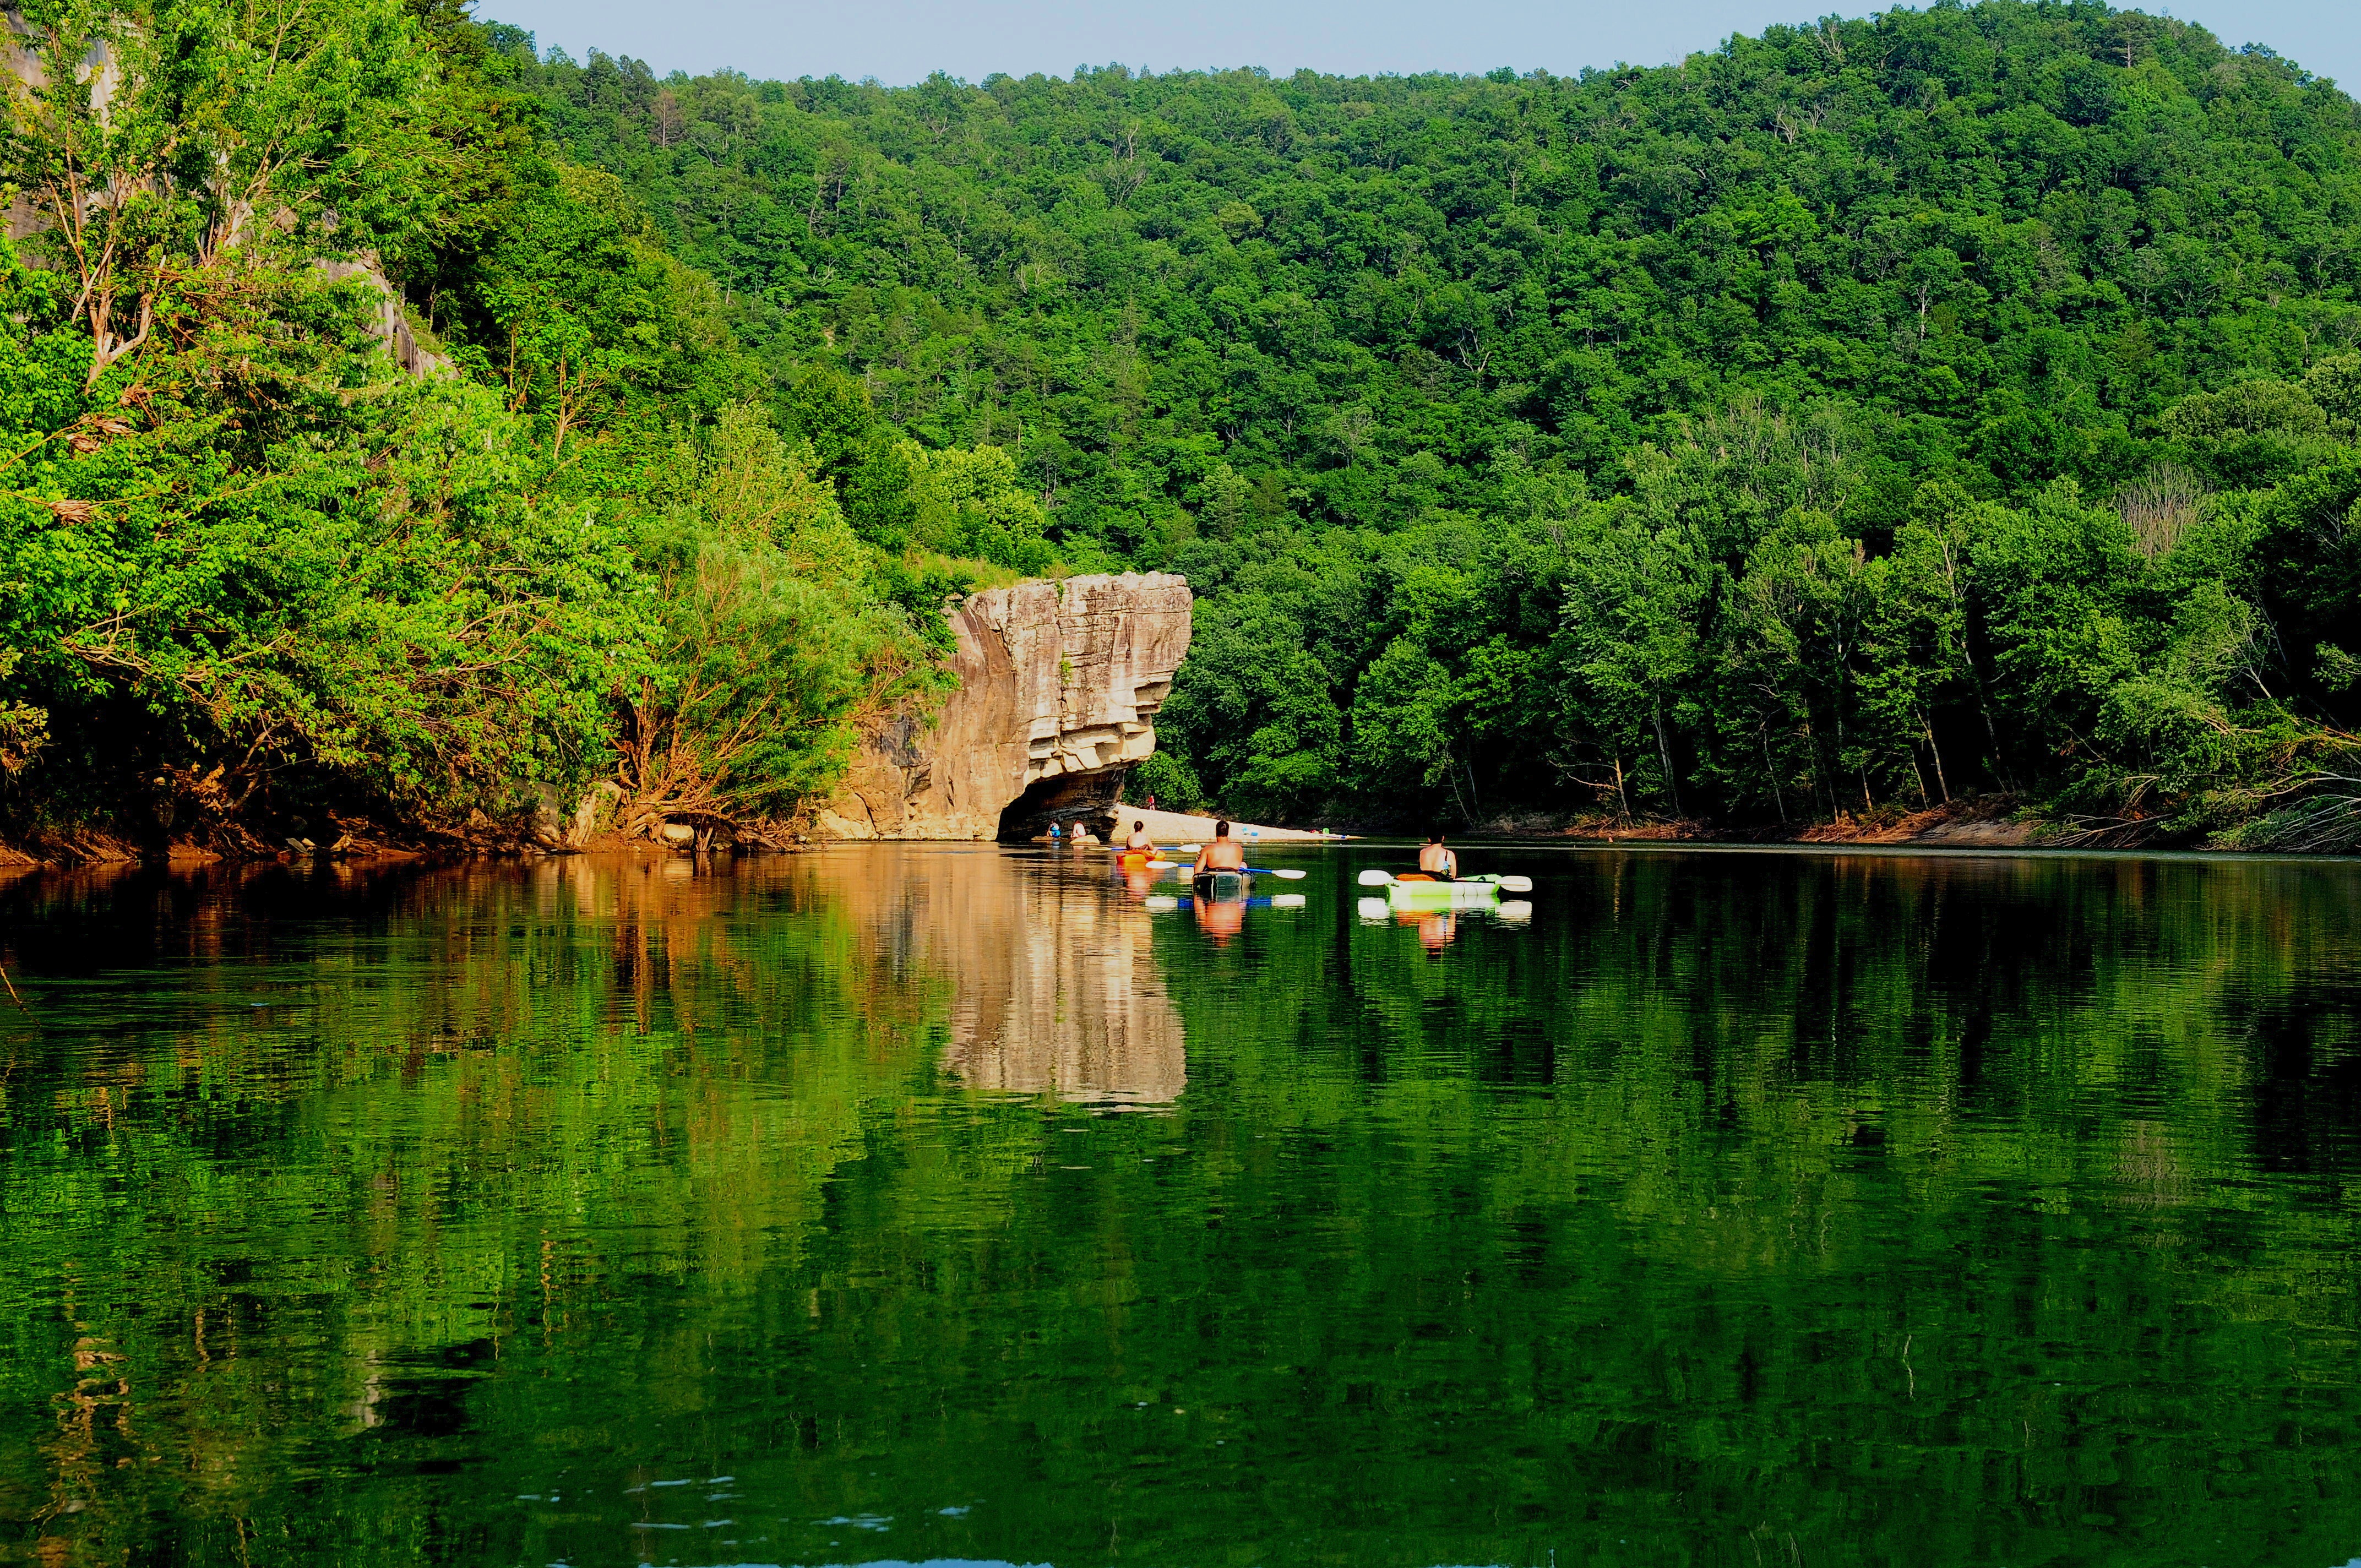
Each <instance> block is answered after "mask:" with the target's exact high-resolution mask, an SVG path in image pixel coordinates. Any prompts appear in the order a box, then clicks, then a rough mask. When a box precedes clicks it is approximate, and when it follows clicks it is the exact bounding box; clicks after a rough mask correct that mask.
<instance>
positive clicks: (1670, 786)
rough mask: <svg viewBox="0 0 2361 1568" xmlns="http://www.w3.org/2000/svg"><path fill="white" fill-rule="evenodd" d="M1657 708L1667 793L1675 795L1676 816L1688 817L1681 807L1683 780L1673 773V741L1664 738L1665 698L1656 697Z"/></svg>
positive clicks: (1658, 742)
mask: <svg viewBox="0 0 2361 1568" xmlns="http://www.w3.org/2000/svg"><path fill="white" fill-rule="evenodd" d="M1655 709H1656V754H1657V755H1658V756H1659V757H1661V758H1663V759H1664V789H1665V791H1666V793H1668V794H1669V795H1672V797H1673V815H1674V816H1675V817H1686V816H1687V815H1688V813H1687V812H1686V811H1684V810H1682V809H1681V781H1680V780H1679V779H1677V778H1675V777H1674V775H1673V743H1672V742H1671V741H1670V740H1666V739H1665V738H1664V698H1662V697H1658V698H1656V699H1655Z"/></svg>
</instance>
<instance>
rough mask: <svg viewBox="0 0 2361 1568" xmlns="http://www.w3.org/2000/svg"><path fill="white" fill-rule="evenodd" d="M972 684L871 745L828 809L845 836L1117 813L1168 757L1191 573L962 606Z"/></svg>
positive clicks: (969, 833)
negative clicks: (1141, 765) (1167, 709)
mask: <svg viewBox="0 0 2361 1568" xmlns="http://www.w3.org/2000/svg"><path fill="white" fill-rule="evenodd" d="M1189 616H1190V598H1189V584H1188V580H1187V579H1186V578H1183V577H1179V576H1172V575H1171V574H1170V573H1164V572H1126V573H1125V574H1123V575H1122V576H1089V577H1068V578H1065V579H1063V580H1062V581H1056V582H1028V583H1019V584H1017V585H1016V587H1007V588H992V589H988V590H986V591H985V592H983V593H979V594H974V595H972V596H970V597H969V598H968V599H967V600H966V601H965V602H964V603H962V604H961V605H960V606H958V608H956V609H953V610H951V611H950V626H951V634H952V637H953V638H954V640H955V641H956V644H957V646H956V650H955V652H953V654H952V661H951V667H952V671H953V673H954V674H956V675H957V676H958V677H959V689H958V690H957V691H955V692H953V693H952V694H951V695H950V697H949V698H948V699H947V700H946V701H944V702H943V704H942V706H941V707H940V708H939V709H938V710H937V711H936V712H934V713H933V714H931V715H928V714H921V713H906V714H901V715H897V716H895V717H894V718H891V719H889V720H887V721H886V722H884V723H883V724H881V725H879V726H878V727H876V728H875V729H873V730H872V731H871V732H870V734H869V735H868V736H867V737H866V738H865V739H864V740H863V743H862V747H861V751H860V752H859V754H858V756H857V757H856V758H855V760H854V762H853V765H852V767H851V771H850V772H849V773H847V775H846V778H845V782H844V784H843V785H842V786H841V787H840V788H839V789H838V791H837V792H836V794H835V795H834V796H833V797H832V798H831V799H830V800H829V803H828V805H827V806H824V807H822V808H821V810H820V811H819V813H818V817H817V821H818V827H819V829H820V831H821V832H823V833H824V834H827V835H829V836H830V837H834V838H840V839H994V838H1029V837H1031V836H1032V834H1033V832H1035V831H1038V827H1039V826H1041V825H1046V824H1047V823H1048V822H1049V820H1050V819H1051V818H1052V817H1057V818H1060V819H1062V820H1067V821H1071V820H1073V819H1075V818H1076V817H1084V818H1093V817H1105V816H1107V815H1108V808H1110V807H1111V806H1113V804H1114V801H1115V792H1116V791H1117V790H1118V789H1120V788H1121V787H1122V784H1123V780H1124V778H1125V775H1126V774H1127V773H1130V771H1131V769H1132V767H1133V766H1134V765H1135V764H1137V762H1140V761H1142V760H1143V759H1144V758H1146V757H1147V756H1148V754H1149V753H1150V752H1152V751H1155V749H1156V729H1155V723H1154V720H1155V717H1156V712H1157V710H1158V709H1159V707H1162V706H1163V704H1164V698H1165V696H1167V694H1169V693H1170V691H1171V689H1172V675H1173V672H1174V671H1176V670H1177V669H1179V668H1180V660H1181V658H1182V656H1183V655H1185V654H1186V653H1187V652H1188V651H1189V630H1190V626H1189Z"/></svg>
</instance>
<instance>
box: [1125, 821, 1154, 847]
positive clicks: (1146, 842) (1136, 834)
mask: <svg viewBox="0 0 2361 1568" xmlns="http://www.w3.org/2000/svg"><path fill="white" fill-rule="evenodd" d="M1123 847H1124V848H1125V849H1126V850H1152V849H1154V848H1156V840H1155V839H1153V838H1151V837H1149V835H1148V824H1147V823H1145V822H1134V823H1133V824H1132V825H1131V837H1130V838H1128V839H1125V840H1124V841H1123Z"/></svg>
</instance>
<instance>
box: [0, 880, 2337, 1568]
mask: <svg viewBox="0 0 2361 1568" xmlns="http://www.w3.org/2000/svg"><path fill="white" fill-rule="evenodd" d="M1485 858H1486V857H1485V856H1484V855H1482V854H1481V853H1480V852H1479V853H1478V854H1477V855H1475V856H1472V857H1471V860H1472V861H1483V860H1484V859H1485ZM1267 859H1268V861H1272V862H1275V863H1285V862H1287V861H1289V859H1290V858H1289V857H1287V856H1284V855H1281V854H1278V853H1273V854H1271V855H1269V856H1268V857H1267ZM1397 860H1398V854H1397V856H1387V855H1385V854H1384V853H1383V852H1382V851H1379V850H1362V849H1359V848H1358V847H1356V848H1355V849H1354V850H1324V851H1321V850H1313V851H1303V852H1301V853H1299V854H1298V855H1297V856H1295V857H1294V858H1293V861H1292V863H1296V864H1301V865H1303V866H1305V867H1307V868H1308V869H1309V870H1310V871H1311V873H1312V874H1311V876H1310V878H1309V879H1308V880H1307V881H1305V882H1304V883H1300V884H1297V888H1296V891H1301V892H1302V893H1304V894H1306V901H1305V904H1304V905H1303V906H1302V907H1301V908H1294V909H1289V908H1271V907H1262V908H1254V909H1249V910H1247V911H1246V912H1244V915H1243V917H1242V919H1240V920H1238V921H1237V922H1235V927H1228V926H1225V925H1224V924H1223V923H1222V922H1220V921H1218V920H1215V921H1209V920H1208V919H1207V918H1206V917H1205V916H1204V914H1203V912H1201V911H1197V910H1193V909H1183V910H1163V909H1151V908H1149V907H1148V906H1147V905H1145V904H1144V903H1143V902H1142V899H1143V897H1144V896H1145V894H1147V893H1148V891H1149V890H1148V889H1145V888H1136V887H1126V885H1124V884H1123V883H1119V882H1116V881H1114V880H1111V879H1110V878H1108V877H1107V876H1105V875H1104V872H1102V871H1101V869H1100V868H1101V865H1102V862H1101V861H1099V860H1097V859H1093V860H1091V861H1088V862H1087V863H1085V862H1082V861H1072V860H1059V859H1055V858H1052V857H1049V856H1047V855H1044V854H1039V853H1030V852H1022V853H1020V852H1013V851H1005V850H995V849H991V848H984V847H956V848H953V847H944V848H934V847H926V848H897V847H876V848H852V849H843V850H833V851H830V852H828V853H826V854H821V855H814V856H808V857H801V858H795V859H783V860H773V861H753V862H748V863H745V864H741V865H739V866H737V867H735V868H732V867H730V866H727V865H725V866H723V867H721V868H719V869H718V870H715V871H710V872H707V871H697V872H692V869H691V868H690V867H689V865H688V864H687V863H686V861H675V862H673V863H671V864H668V865H658V864H654V863H650V862H642V861H626V860H613V861H602V860H598V859H578V860H569V861H544V862H540V863H537V864H533V865H530V866H499V865H475V866H467V867H463V868H459V869H454V870H443V871H423V870H415V869H391V870H375V871H370V870H352V869H347V870H344V871H322V872H317V873H314V872H308V871H307V872H292V871H289V870H286V869H278V868H274V869H266V870H261V871H249V872H231V871H226V870H224V871H215V872H209V873H206V874H203V875H197V876H187V877H166V876H163V875H160V874H155V875H140V876H134V877H128V878H117V879H114V880H104V879H101V880H76V879H72V878H55V877H44V878H22V879H19V880H17V881H15V882H13V883H6V884H0V964H5V967H6V970H7V971H8V973H9V974H10V975H11V976H12V977H13V978H14V979H15V981H16V987H17V989H18V991H19V992H21V993H22V995H23V998H24V1002H25V1003H26V1009H25V1010H20V1009H18V1008H16V1007H12V1006H9V1005H8V1004H7V1003H6V1002H5V997H0V1562H9V1563H38V1564H43V1565H46V1568H58V1565H62V1564H79V1563H93V1564H94V1563H238V1564H254V1563H327V1562H335V1563H368V1564H375V1563H520V1564H539V1563H567V1564H572V1565H574V1568H591V1565H596V1564H608V1563H616V1564H621V1563H696V1564H707V1563H862V1562H887V1561H890V1562H917V1561H924V1560H928V1559H964V1560H972V1561H987V1562H1005V1563H1042V1564H1057V1565H1059V1568H1083V1565H1088V1564H1102V1563H1158V1564H1163V1563H1170V1564H1235V1565H1238V1568H1246V1565H1249V1564H1273V1565H1278V1564H1291V1563H1336V1564H1376V1565H1400V1568H1429V1565H1433V1564H1438V1563H1504V1564H1508V1563H1513V1564H1547V1563H1553V1562H1554V1563H1558V1564H1564V1565H1565V1568H1573V1565H1575V1564H1580V1563H1599V1564H1621V1563H1630V1564H1642V1563H1712V1564H1731V1565H1735V1568H1755V1565H1758V1564H1760V1565H1763V1568H1776V1565H1786V1568H1804V1565H1815V1564H1835V1563H1894V1564H1905V1563H1908V1564H1916V1563H1995V1564H1999V1563H2011V1564H2033V1563H2046V1564H2068V1563H2143V1564H2150V1563H2153V1564H2166V1563H2192V1564H2217V1565H2229V1564H2273V1565H2278V1564H2292V1565H2301V1568H2329V1565H2330V1564H2340V1563H2346V1562H2347V1560H2348V1559H2351V1558H2354V1557H2356V1555H2361V1475H2356V1469H2361V1303H2356V1282H2357V1281H2361V1254H2356V1243H2361V1188H2356V1184H2355V1180H2354V1178H2355V1176H2356V1170H2361V936H2356V920H2355V916H2356V894H2361V867H2356V865H2354V864H2351V863H2333V862H2332V863H2315V864H2290V863H2286V862H2264V861H2200V860H2180V861H2174V860H2162V861H2158V860H2146V861H2142V860H2106V859H2040V858H2030V857H2016V858H2004V857H1989V858H1971V857H1951V858H1937V857H1927V856H1918V857H1903V856H1872V855H1819V854H1798V853H1763V854H1751V853H1748V854H1741V853H1680V852H1624V853H1602V852H1597V851H1568V850H1535V851H1519V852H1517V853H1516V854H1515V855H1514V856H1509V855H1506V854H1502V855H1499V856H1498V857H1495V858H1494V860H1495V863H1498V864H1499V865H1500V866H1501V867H1502V868H1503V869H1521V870H1527V871H1531V872H1532V873H1533V874H1534V876H1535V880H1536V883H1538V886H1537V889H1536V892H1535V893H1534V894H1533V898H1532V908H1531V912H1530V916H1529V917H1526V918H1522V919H1511V920H1506V921H1503V920H1498V919H1491V918H1486V917H1477V916H1463V917H1461V918H1459V919H1458V920H1457V921H1455V922H1452V921H1448V920H1433V921H1428V922H1426V923H1423V924H1418V923H1412V924H1400V923H1397V922H1395V921H1394V920H1392V919H1391V918H1389V917H1385V916H1383V915H1382V913H1381V912H1380V914H1379V916H1378V918H1374V919H1373V918H1370V917H1369V916H1368V915H1367V913H1366V912H1365V910H1364V907H1363V906H1362V905H1361V904H1360V902H1359V894H1360V890H1359V889H1357V888H1356V887H1355V886H1353V885H1352V883H1351V877H1352V873H1353V872H1356V871H1358V870H1359V869H1361V867H1363V866H1365V865H1368V864H1374V863H1396V861H1397ZM1156 891H1159V892H1165V893H1169V892H1170V891H1172V889H1171V887H1170V884H1167V885H1166V886H1165V887H1164V888H1162V889H1159V890H1156Z"/></svg>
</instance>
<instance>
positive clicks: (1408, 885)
mask: <svg viewBox="0 0 2361 1568" xmlns="http://www.w3.org/2000/svg"><path fill="white" fill-rule="evenodd" d="M1199 848H1200V846H1198V845H1195V844H1182V845H1180V846H1179V847H1178V848H1177V849H1175V850H1170V851H1167V850H1162V849H1158V850H1117V851H1116V853H1115V864H1116V866H1117V868H1118V869H1119V870H1121V871H1123V872H1126V873H1131V872H1148V871H1156V872H1163V871H1178V870H1180V869H1181V862H1180V861H1175V860H1168V859H1165V858H1164V857H1165V856H1166V855H1167V854H1168V853H1170V854H1183V855H1194V854H1195V853H1196V852H1197V850H1198V849H1199ZM1305 874H1306V873H1305V872H1301V871H1298V870H1295V869H1293V868H1291V867H1290V868H1280V869H1271V868H1267V867H1262V866H1249V867H1247V868H1246V869H1245V870H1243V871H1204V872H1195V873H1194V874H1193V875H1191V877H1190V879H1189V891H1190V893H1191V894H1192V895H1193V896H1194V897H1196V898H1198V899H1201V900H1202V901H1204V902H1205V903H1208V904H1226V903H1233V902H1236V901H1239V900H1243V899H1246V898H1248V897H1250V896H1251V895H1252V894H1253V891H1254V879H1255V878H1257V877H1277V878H1279V879H1280V880H1282V881H1287V882H1301V881H1302V880H1303V878H1304V876H1305ZM1360 883H1361V885H1362V886H1363V887H1382V888H1384V889H1385V890H1386V900H1387V902H1388V903H1389V904H1391V905H1393V906H1394V907H1395V908H1397V909H1478V908H1482V907H1484V906H1485V905H1493V904H1497V903H1499V898H1500V894H1504V893H1531V892H1532V888H1533V879H1532V878H1531V877H1523V876H1473V877H1457V878H1451V877H1437V876H1432V875H1430V874H1428V873H1427V872H1400V873H1396V872H1383V871H1366V872H1362V873H1361V876H1360Z"/></svg>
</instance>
